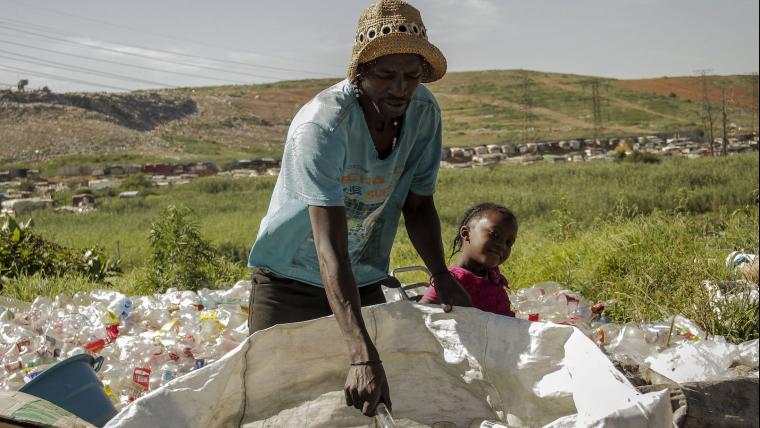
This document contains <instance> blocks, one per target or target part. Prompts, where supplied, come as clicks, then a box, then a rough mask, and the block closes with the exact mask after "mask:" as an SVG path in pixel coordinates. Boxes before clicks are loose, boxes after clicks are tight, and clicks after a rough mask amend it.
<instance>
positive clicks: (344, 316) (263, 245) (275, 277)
mask: <svg viewBox="0 0 760 428" xmlns="http://www.w3.org/2000/svg"><path fill="white" fill-rule="evenodd" d="M445 73H446V59H445V58H444V57H443V55H442V54H441V52H440V51H439V50H438V49H437V48H436V47H435V46H433V45H432V44H430V43H429V42H428V40H427V31H426V29H425V26H424V25H423V23H422V19H421V17H420V13H419V11H417V9H415V8H414V7H412V6H411V5H409V4H407V3H405V2H403V1H400V0H380V1H378V2H377V3H375V4H373V5H371V6H370V7H369V8H367V10H365V11H364V13H363V14H362V16H361V17H360V18H359V25H358V31H357V35H356V39H355V41H354V47H353V55H352V59H351V64H350V65H349V68H348V79H347V80H344V81H342V82H340V83H338V84H336V85H335V86H333V87H331V88H328V89H327V90H325V91H323V92H322V93H320V94H319V95H317V96H316V97H315V98H314V99H312V100H311V101H310V102H309V103H307V104H306V105H305V106H304V107H303V108H302V109H301V110H300V111H299V112H298V114H296V116H295V118H294V119H293V122H292V123H291V126H290V130H289V131H288V136H287V140H286V143H285V151H284V154H283V160H282V169H281V172H280V176H279V177H278V179H277V184H276V185H275V188H274V192H273V195H272V200H271V202H270V205H269V210H268V211H267V214H266V216H265V217H264V219H263V220H262V222H261V227H260V229H259V234H258V236H257V238H256V242H255V243H254V245H253V248H252V250H251V255H250V258H249V261H248V264H249V266H250V267H252V268H253V269H254V276H253V283H254V286H253V291H252V293H251V304H250V318H249V328H250V331H251V333H253V332H256V331H258V330H261V329H264V328H268V327H270V326H273V325H276V324H282V323H289V322H297V321H304V320H308V319H314V318H319V317H322V316H327V315H330V314H335V318H336V320H337V322H338V325H339V326H340V329H341V332H342V334H343V336H344V338H345V339H346V343H347V345H348V356H349V362H350V366H349V370H348V376H347V379H346V386H345V389H344V391H345V395H346V404H347V405H349V406H354V407H356V408H357V409H360V410H361V411H362V412H363V413H364V414H365V415H368V416H370V415H372V414H374V410H375V407H376V405H377V403H378V402H379V401H382V402H384V403H385V404H386V405H388V406H390V405H391V401H390V394H389V391H388V382H387V380H386V376H385V372H384V369H383V366H382V362H381V360H380V355H379V353H378V351H377V349H376V348H375V346H374V344H373V343H372V340H371V339H370V337H369V334H368V333H367V329H366V327H365V325H364V320H363V319H362V314H361V306H367V305H373V304H378V303H383V302H385V298H384V297H383V293H382V290H381V288H380V283H381V282H382V281H383V280H384V279H386V278H387V272H388V265H389V258H390V250H391V246H392V244H393V240H394V238H395V235H396V229H397V227H398V222H399V218H400V215H401V214H402V213H403V215H404V219H405V223H406V229H407V233H408V234H409V238H410V240H411V241H412V244H413V245H414V247H415V249H416V250H417V252H418V253H419V255H420V257H421V258H422V260H423V261H424V262H425V265H426V266H427V267H428V269H429V270H430V271H431V272H432V273H433V277H434V278H435V282H436V289H437V291H438V295H439V296H440V297H441V302H443V306H444V310H446V311H450V310H451V305H463V306H471V301H470V298H469V295H468V294H467V292H466V291H464V289H463V288H462V286H461V285H460V284H459V283H458V282H457V281H456V280H455V279H454V278H453V277H452V276H451V274H450V273H449V271H448V269H447V267H446V264H445V261H444V251H443V245H442V243H441V233H440V222H439V219H438V213H437V211H436V208H435V205H434V204H433V193H434V191H435V180H436V176H437V173H438V166H439V163H440V153H441V113H440V109H439V107H438V104H437V103H436V101H435V98H434V97H433V95H432V94H431V93H430V91H429V90H428V89H427V88H425V87H424V86H421V85H420V83H422V82H433V81H435V80H438V79H440V78H441V77H443V75H444V74H445Z"/></svg>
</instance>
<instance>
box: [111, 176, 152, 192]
mask: <svg viewBox="0 0 760 428" xmlns="http://www.w3.org/2000/svg"><path fill="white" fill-rule="evenodd" d="M151 187H153V182H151V181H150V179H148V177H146V176H144V175H142V174H132V175H130V176H129V177H127V178H125V179H124V181H122V182H121V185H119V189H120V191H122V192H128V191H131V190H146V189H150V188H151Z"/></svg>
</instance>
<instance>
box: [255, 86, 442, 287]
mask: <svg viewBox="0 0 760 428" xmlns="http://www.w3.org/2000/svg"><path fill="white" fill-rule="evenodd" d="M440 160H441V110H440V108H439V107H438V104H437V103H436V101H435V98H434V97H433V94H431V93H430V91H429V90H428V89H427V88H426V87H424V86H422V85H420V86H419V87H418V89H417V91H416V92H415V94H414V96H413V97H412V100H411V102H410V103H409V105H408V107H407V109H406V112H405V113H404V120H403V121H402V123H401V134H400V137H399V141H398V142H397V144H396V147H395V148H394V149H393V151H392V152H391V154H390V155H388V156H387V157H386V158H385V159H380V158H379V157H378V154H377V151H376V150H375V145H374V144H373V142H372V137H371V136H370V131H369V128H368V127H367V122H366V120H365V119H364V113H363V112H362V108H361V106H360V105H359V102H358V100H357V99H356V96H355V95H354V91H353V86H352V85H351V84H350V83H349V82H348V81H347V80H344V81H342V82H340V83H338V84H336V85H334V86H332V87H331V88H328V89H326V90H324V91H322V92H321V93H320V94H319V95H317V96H316V97H315V98H313V99H312V100H311V101H309V102H308V103H307V104H306V105H305V106H303V107H302V108H301V110H300V111H299V112H298V114H296V116H295V118H294V119H293V122H292V123H291V125H290V129H289V130H288V137H287V140H286V142H285V151H284V153H283V158H282V169H281V170H280V175H279V177H278V178H277V184H275V187H274V192H273V193H272V199H271V201H270V202H269V209H268V210H267V214H266V216H265V217H264V218H263V219H262V220H261V226H260V227H259V233H258V236H257V237H256V242H254V244H253V248H252V249H251V253H250V256H249V258H248V266H249V267H255V268H259V269H263V270H264V271H271V272H273V273H275V274H277V275H281V276H284V277H286V278H291V279H295V280H297V281H301V282H305V283H308V284H313V285H316V286H319V287H322V286H323V285H322V280H321V278H320V274H319V263H318V260H317V253H316V249H315V246H314V238H313V235H312V230H311V221H310V218H309V205H315V206H344V207H345V209H346V222H347V224H348V248H349V255H350V258H351V267H352V269H353V273H354V277H355V279H356V283H357V285H358V286H363V285H368V284H372V283H375V282H378V281H380V280H382V279H383V278H385V277H386V276H387V272H388V264H389V259H390V252H391V246H392V245H393V240H394V238H395V236H396V229H397V228H398V222H399V217H400V216H401V208H402V207H403V205H404V202H405V201H406V197H407V195H408V193H409V192H410V191H411V192H414V193H415V194H418V195H432V194H433V193H434V192H435V180H436V176H437V174H438V166H439V163H440Z"/></svg>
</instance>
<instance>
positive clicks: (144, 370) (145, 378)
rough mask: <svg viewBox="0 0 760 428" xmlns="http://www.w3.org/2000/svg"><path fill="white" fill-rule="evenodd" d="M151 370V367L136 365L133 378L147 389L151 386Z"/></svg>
mask: <svg viewBox="0 0 760 428" xmlns="http://www.w3.org/2000/svg"><path fill="white" fill-rule="evenodd" d="M150 372H151V370H150V367H136V368H135V371H134V373H132V380H133V381H134V382H135V383H136V384H137V385H140V386H141V387H142V388H143V389H146V390H147V389H148V387H149V386H150Z"/></svg>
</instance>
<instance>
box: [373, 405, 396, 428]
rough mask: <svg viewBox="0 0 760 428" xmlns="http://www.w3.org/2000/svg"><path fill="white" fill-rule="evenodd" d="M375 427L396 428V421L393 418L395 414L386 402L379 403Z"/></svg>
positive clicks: (376, 410) (376, 409)
mask: <svg viewBox="0 0 760 428" xmlns="http://www.w3.org/2000/svg"><path fill="white" fill-rule="evenodd" d="M375 427H377V428H396V421H394V420H393V415H392V414H391V411H390V410H388V408H387V407H386V406H385V403H379V404H378V405H377V407H376V408H375Z"/></svg>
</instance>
